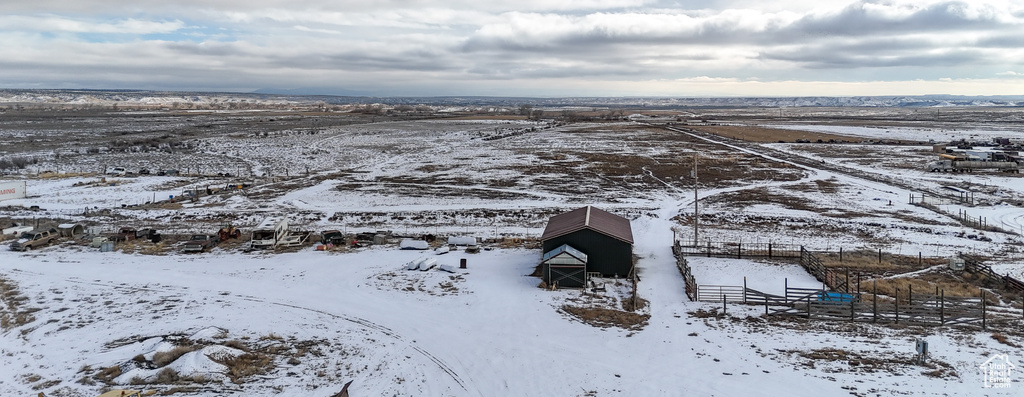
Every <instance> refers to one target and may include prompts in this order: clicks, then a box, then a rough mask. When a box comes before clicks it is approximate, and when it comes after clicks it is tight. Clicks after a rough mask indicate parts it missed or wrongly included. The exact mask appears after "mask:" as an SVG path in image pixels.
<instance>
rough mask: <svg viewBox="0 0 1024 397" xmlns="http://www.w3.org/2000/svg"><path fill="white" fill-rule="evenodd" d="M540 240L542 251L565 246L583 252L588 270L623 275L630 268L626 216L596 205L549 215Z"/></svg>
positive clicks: (630, 243)
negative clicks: (604, 209) (549, 217)
mask: <svg viewBox="0 0 1024 397" xmlns="http://www.w3.org/2000/svg"><path fill="white" fill-rule="evenodd" d="M540 239H541V243H542V245H543V248H544V252H545V253H548V252H551V251H552V250H554V249H556V248H558V247H561V246H562V245H568V246H569V247H571V248H573V249H575V250H578V251H579V252H581V253H583V254H586V256H587V259H586V261H587V264H586V267H587V270H586V271H587V272H588V273H600V274H601V275H602V276H606V277H613V276H617V277H625V276H627V275H629V273H630V271H631V270H632V269H633V229H632V228H631V227H630V225H629V219H626V218H623V217H621V216H618V215H615V214H613V213H610V212H607V211H603V210H601V209H598V208H594V207H591V206H586V207H583V208H579V209H575V210H572V211H569V212H566V213H564V214H559V215H555V216H553V217H551V219H550V220H548V225H547V227H546V228H544V234H543V235H541V238H540ZM560 285H563V286H564V284H560Z"/></svg>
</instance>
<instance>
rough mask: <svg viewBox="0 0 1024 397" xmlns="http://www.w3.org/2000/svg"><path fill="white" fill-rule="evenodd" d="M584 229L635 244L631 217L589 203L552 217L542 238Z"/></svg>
mask: <svg viewBox="0 0 1024 397" xmlns="http://www.w3.org/2000/svg"><path fill="white" fill-rule="evenodd" d="M583 229H590V230H593V231H596V232H598V233H601V234H605V235H608V236H611V237H613V238H615V239H618V240H622V241H624V242H627V243H629V244H633V229H632V228H631V227H630V226H629V219H626V218H623V217H621V216H618V215H615V214H613V213H611V212H607V211H603V210H600V209H597V208H594V207H591V206H589V205H588V206H586V207H583V208H579V209H575V210H572V211H569V212H566V213H564V214H558V215H555V216H553V217H551V219H550V220H548V226H547V227H546V228H544V234H543V235H541V236H540V239H541V241H544V240H550V239H553V238H555V237H561V236H564V235H566V234H569V233H573V232H577V231H580V230H583Z"/></svg>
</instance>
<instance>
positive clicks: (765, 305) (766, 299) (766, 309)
mask: <svg viewBox="0 0 1024 397" xmlns="http://www.w3.org/2000/svg"><path fill="white" fill-rule="evenodd" d="M764 315H766V316H767V315H768V295H765V296H764Z"/></svg>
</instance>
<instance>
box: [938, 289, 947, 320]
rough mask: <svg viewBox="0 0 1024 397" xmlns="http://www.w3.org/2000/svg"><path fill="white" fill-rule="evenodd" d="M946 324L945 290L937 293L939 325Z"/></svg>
mask: <svg viewBox="0 0 1024 397" xmlns="http://www.w3.org/2000/svg"><path fill="white" fill-rule="evenodd" d="M945 324H946V290H942V293H941V294H940V295H939V325H945Z"/></svg>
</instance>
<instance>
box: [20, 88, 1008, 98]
mask: <svg viewBox="0 0 1024 397" xmlns="http://www.w3.org/2000/svg"><path fill="white" fill-rule="evenodd" d="M0 91H25V92H32V91H35V92H47V91H50V92H60V91H65V92H67V91H70V92H74V91H82V92H99V93H103V92H109V93H154V94H173V93H179V94H205V95H209V94H226V95H256V96H275V95H276V96H295V97H338V98H509V99H513V98H521V99H572V98H602V99H616V98H620V99H729V98H735V99H758V98H763V99H787V98H790V99H791V98H936V99H937V98H1018V99H1024V94H1019V95H1006V94H1002V95H963V94H914V95H898V94H876V95H777V96H757V95H706V96H686V95H680V96H671V95H651V96H645V95H617V96H613V95H609V96H603V95H566V96H544V95H538V96H524V95H468V94H467V95H459V94H444V95H371V94H344V93H336V94H329V93H301V92H291V93H290V92H288V91H301V89H294V90H293V89H281V90H276V89H265V88H261V89H257V90H252V91H225V90H204V89H183V90H171V89H141V88H9V87H0Z"/></svg>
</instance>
